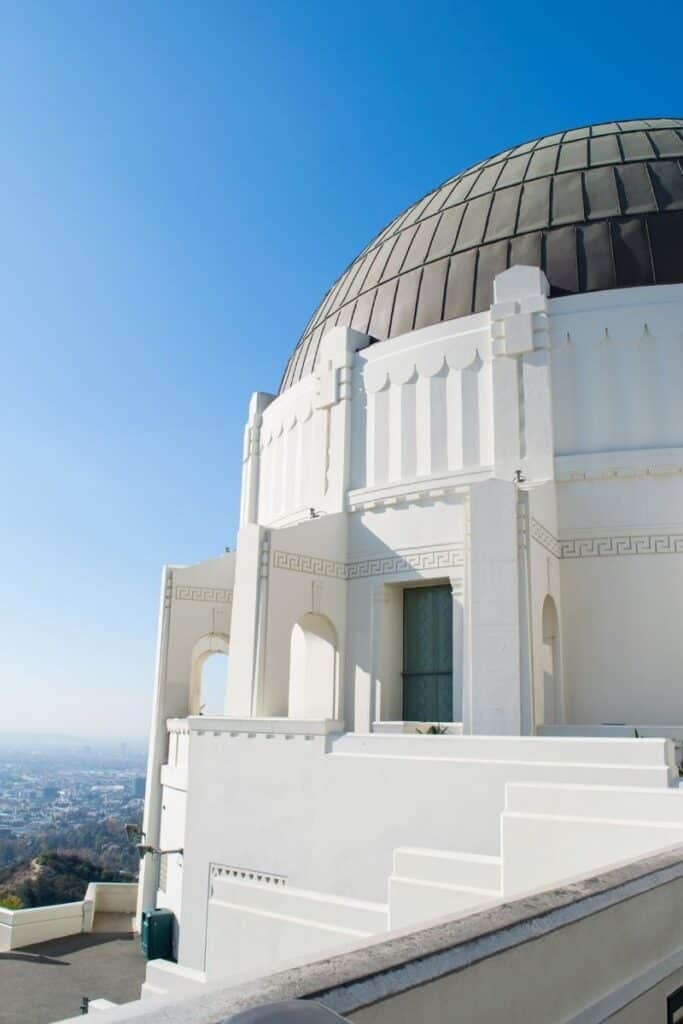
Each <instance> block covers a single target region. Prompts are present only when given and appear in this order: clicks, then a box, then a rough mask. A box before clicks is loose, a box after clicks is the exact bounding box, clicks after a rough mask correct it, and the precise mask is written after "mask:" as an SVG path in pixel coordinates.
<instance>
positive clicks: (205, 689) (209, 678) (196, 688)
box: [188, 633, 229, 715]
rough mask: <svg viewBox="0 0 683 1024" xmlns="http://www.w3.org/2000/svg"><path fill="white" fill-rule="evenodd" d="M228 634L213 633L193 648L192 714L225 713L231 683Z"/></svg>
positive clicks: (189, 710) (190, 697)
mask: <svg viewBox="0 0 683 1024" xmlns="http://www.w3.org/2000/svg"><path fill="white" fill-rule="evenodd" d="M228 651H229V644H228V637H227V636H224V635H223V634H222V633H210V634H208V635H207V636H204V637H202V638H201V640H199V641H198V642H197V643H196V644H195V646H194V650H193V651H192V670H191V679H190V693H189V701H188V705H189V709H188V713H189V714H190V715H224V714H225V697H226V691H227V684H228Z"/></svg>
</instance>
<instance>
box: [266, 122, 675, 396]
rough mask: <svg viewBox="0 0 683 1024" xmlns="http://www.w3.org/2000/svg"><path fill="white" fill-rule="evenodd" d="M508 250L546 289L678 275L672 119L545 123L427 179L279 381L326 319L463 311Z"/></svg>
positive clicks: (488, 291)
mask: <svg viewBox="0 0 683 1024" xmlns="http://www.w3.org/2000/svg"><path fill="white" fill-rule="evenodd" d="M520 263H523V264H528V265H532V266H537V267H541V268H542V269H543V270H544V271H545V273H546V275H547V277H548V280H549V281H550V289H551V295H553V296H557V295H573V294H575V293H577V292H591V291H600V290H602V289H605V288H628V287H633V286H636V285H648V284H675V283H683V119H677V118H652V119H648V120H644V121H618V122H611V123H608V124H598V125H592V126H591V127H588V128H576V129H573V130H572V131H567V132H559V133H558V134H556V135H546V136H544V137H543V138H541V139H536V140H535V141H533V142H526V143H524V145H522V146H517V147H516V148H515V149H508V150H506V151H505V152H504V153H499V154H498V155H497V156H494V157H491V159H490V160H485V161H483V162H482V163H479V164H476V166H474V167H470V168H469V169H468V170H466V171H463V173H462V174H459V175H457V177H455V178H451V179H450V180H449V181H447V182H445V183H444V184H443V185H440V186H439V188H437V189H435V190H434V191H433V192H430V193H429V194H428V195H426V196H425V197H424V198H423V199H420V200H419V202H417V203H415V204H414V205H413V206H411V207H409V209H408V210H406V211H405V212H404V213H402V214H401V215H400V216H399V217H396V219H395V220H393V221H392V222H391V223H390V224H389V225H388V227H386V228H385V229H384V230H383V231H380V233H379V234H378V235H377V237H376V238H374V239H373V241H372V242H370V244H369V245H368V246H367V247H366V248H365V249H364V250H363V252H362V253H361V254H360V256H358V257H357V259H355V260H354V261H353V263H351V265H350V266H349V267H348V269H347V270H345V271H344V273H343V274H342V275H341V277H340V278H338V280H337V281H336V282H335V283H334V284H333V285H332V287H331V288H330V290H329V291H328V293H327V295H326V296H325V298H324V299H323V301H322V302H321V303H320V305H319V306H318V308H317V310H316V311H315V313H314V314H313V316H312V317H311V319H310V321H309V323H308V326H307V327H306V330H305V331H304V333H303V335H302V337H301V339H300V341H299V343H298V345H297V347H296V348H295V350H294V352H293V353H292V356H291V358H290V360H289V363H288V364H287V368H286V370H285V373H284V376H283V378H282V384H281V388H280V390H281V391H282V390H285V389H286V388H288V387H290V386H291V385H292V384H295V383H296V382H297V381H298V380H300V379H301V378H302V377H305V376H306V375H307V374H309V373H310V372H311V371H312V369H313V367H314V365H315V361H316V358H317V354H318V349H319V346H320V339H321V337H322V335H323V333H324V332H326V331H328V330H329V329H330V328H331V327H333V326H335V325H336V324H339V325H345V326H350V327H353V328H355V329H356V330H358V331H361V332H363V333H364V334H369V335H371V336H372V338H373V339H375V340H378V341H381V340H384V339H385V338H391V337H394V336H395V335H397V334H403V333H405V332H406V331H410V330H412V329H413V328H417V327H426V326H427V325H429V324H435V323H439V322H440V321H442V320H451V319H452V318H454V317H458V316H465V315H467V314H468V313H476V312H479V311H480V310H483V309H486V308H487V307H488V306H490V304H491V302H492V283H493V278H494V276H495V275H496V274H498V273H500V272H501V271H502V270H505V269H506V268H507V267H509V266H512V265H513V264H520Z"/></svg>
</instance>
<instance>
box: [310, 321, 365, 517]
mask: <svg viewBox="0 0 683 1024" xmlns="http://www.w3.org/2000/svg"><path fill="white" fill-rule="evenodd" d="M369 342H370V339H369V337H368V336H367V335H365V334H360V333H359V332H358V331H354V330H351V328H349V327H333V328H332V330H331V331H329V332H328V333H327V334H326V335H325V336H324V337H323V339H322V342H321V347H320V353H319V356H318V363H317V368H316V371H315V376H316V402H315V405H316V410H317V412H316V415H317V416H319V417H320V419H321V428H322V432H323V435H324V443H323V448H324V450H323V463H324V465H323V482H322V495H321V499H320V508H321V510H322V511H325V512H341V511H343V509H344V507H345V503H346V492H347V490H348V487H349V480H350V472H351V400H352V397H353V363H354V355H355V353H356V352H357V351H358V350H359V349H361V348H365V346H366V345H368V344H369Z"/></svg>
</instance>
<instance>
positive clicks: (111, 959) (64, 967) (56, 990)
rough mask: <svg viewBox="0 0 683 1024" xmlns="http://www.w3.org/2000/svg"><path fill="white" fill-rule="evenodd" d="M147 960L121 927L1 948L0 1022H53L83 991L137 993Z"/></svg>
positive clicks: (106, 995)
mask: <svg viewBox="0 0 683 1024" xmlns="http://www.w3.org/2000/svg"><path fill="white" fill-rule="evenodd" d="M116 916H123V915H116ZM128 920H129V921H130V918H128ZM145 963H146V961H145V959H144V957H143V956H142V953H141V952H140V938H139V936H137V935H133V934H132V933H130V932H125V931H121V930H116V931H111V932H96V933H92V934H83V935H72V936H70V937H69V938H65V939H53V940H52V941H50V942H41V943H38V944H37V945H35V946H25V947H24V948H23V949H17V950H14V951H13V952H11V953H0V992H2V997H1V998H0V1024H52V1022H53V1021H58V1020H64V1018H66V1017H73V1016H75V1015H76V1014H78V1013H79V1012H80V1005H81V998H82V997H83V996H88V997H90V998H91V999H98V998H99V999H110V1000H111V1001H112V1002H115V1003H125V1002H130V1001H131V1000H132V999H138V998H139V997H140V986H141V984H142V982H143V980H144V977H145ZM105 1016H106V1015H105ZM91 1019H92V1020H94V1019H95V1017H92V1018H91ZM97 1019H99V1015H97Z"/></svg>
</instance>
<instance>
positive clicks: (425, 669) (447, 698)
mask: <svg viewBox="0 0 683 1024" xmlns="http://www.w3.org/2000/svg"><path fill="white" fill-rule="evenodd" d="M403 718H404V719H405V720H406V721H413V722H451V721H452V720H453V597H452V594H451V588H450V587H449V586H439V587H412V588H410V589H407V590H404V591H403Z"/></svg>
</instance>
